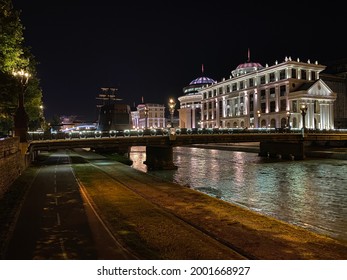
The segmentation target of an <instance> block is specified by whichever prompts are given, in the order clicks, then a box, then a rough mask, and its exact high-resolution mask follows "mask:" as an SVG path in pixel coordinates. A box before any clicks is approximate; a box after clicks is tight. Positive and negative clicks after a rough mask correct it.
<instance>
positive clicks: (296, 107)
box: [292, 100, 298, 113]
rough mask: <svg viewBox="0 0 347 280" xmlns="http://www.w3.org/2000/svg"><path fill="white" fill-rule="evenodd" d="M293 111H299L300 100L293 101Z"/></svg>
mask: <svg viewBox="0 0 347 280" xmlns="http://www.w3.org/2000/svg"><path fill="white" fill-rule="evenodd" d="M292 111H293V112H294V113H297V112H298V102H297V101H296V100H294V101H293V102H292Z"/></svg>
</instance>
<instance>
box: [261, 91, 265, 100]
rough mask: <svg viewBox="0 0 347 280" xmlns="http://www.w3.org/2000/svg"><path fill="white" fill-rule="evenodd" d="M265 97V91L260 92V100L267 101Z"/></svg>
mask: <svg viewBox="0 0 347 280" xmlns="http://www.w3.org/2000/svg"><path fill="white" fill-rule="evenodd" d="M265 96H266V92H265V89H262V90H261V91H260V99H262V100H264V99H265Z"/></svg>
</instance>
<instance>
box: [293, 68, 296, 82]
mask: <svg viewBox="0 0 347 280" xmlns="http://www.w3.org/2000/svg"><path fill="white" fill-rule="evenodd" d="M292 78H293V79H296V69H294V68H292Z"/></svg>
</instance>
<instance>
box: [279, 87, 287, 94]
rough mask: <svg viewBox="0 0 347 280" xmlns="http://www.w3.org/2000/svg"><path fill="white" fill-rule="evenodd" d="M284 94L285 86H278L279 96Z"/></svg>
mask: <svg viewBox="0 0 347 280" xmlns="http://www.w3.org/2000/svg"><path fill="white" fill-rule="evenodd" d="M285 94H286V86H284V85H283V86H280V96H284V95H285Z"/></svg>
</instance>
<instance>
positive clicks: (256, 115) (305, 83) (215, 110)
mask: <svg viewBox="0 0 347 280" xmlns="http://www.w3.org/2000/svg"><path fill="white" fill-rule="evenodd" d="M324 69H325V66H324V65H321V64H319V63H318V62H315V63H311V62H310V61H307V62H302V61H300V60H299V59H297V60H292V59H291V57H286V58H285V59H284V61H283V62H281V63H278V62H276V63H275V64H274V65H272V66H268V65H266V66H265V67H264V66H262V65H261V64H259V63H255V62H251V61H249V60H248V61H247V62H246V63H243V64H240V65H239V66H237V68H236V69H235V70H233V71H232V72H231V75H230V78H229V79H223V80H222V81H221V82H218V83H217V82H216V83H211V84H210V85H207V86H206V85H205V86H204V87H203V88H202V89H200V90H199V91H198V94H197V95H201V100H200V102H201V120H200V122H201V127H204V128H214V127H225V128H246V127H247V128H251V127H267V128H269V127H271V128H281V127H286V126H287V125H290V127H292V128H302V127H303V124H305V127H306V128H310V129H315V128H316V129H333V128H334V102H335V100H336V93H335V92H333V91H332V90H331V89H330V88H329V87H328V86H327V84H326V83H325V82H324V81H323V80H322V79H320V77H319V74H320V72H321V71H323V70H324ZM179 100H180V99H179ZM180 101H181V100H180ZM194 102H196V103H198V100H196V101H194ZM302 107H305V108H306V110H307V111H306V114H305V120H304V122H303V117H302V116H303V115H302V114H301V108H302ZM181 108H182V105H181ZM180 113H181V111H180ZM180 118H181V117H180Z"/></svg>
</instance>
